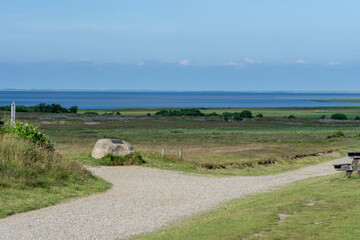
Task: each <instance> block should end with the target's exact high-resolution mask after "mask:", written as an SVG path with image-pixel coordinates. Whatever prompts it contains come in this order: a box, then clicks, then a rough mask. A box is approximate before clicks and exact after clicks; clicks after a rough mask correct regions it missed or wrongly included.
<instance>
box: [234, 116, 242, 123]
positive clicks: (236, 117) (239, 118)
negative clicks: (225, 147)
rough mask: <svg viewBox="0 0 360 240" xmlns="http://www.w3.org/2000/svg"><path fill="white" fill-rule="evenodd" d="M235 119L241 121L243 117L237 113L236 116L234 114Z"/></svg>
mask: <svg viewBox="0 0 360 240" xmlns="http://www.w3.org/2000/svg"><path fill="white" fill-rule="evenodd" d="M234 120H235V121H238V122H240V121H242V120H243V119H242V117H240V116H239V115H235V116H234Z"/></svg>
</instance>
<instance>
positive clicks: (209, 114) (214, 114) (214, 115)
mask: <svg viewBox="0 0 360 240" xmlns="http://www.w3.org/2000/svg"><path fill="white" fill-rule="evenodd" d="M206 116H208V117H219V116H220V115H219V114H217V113H216V112H212V113H208V114H206Z"/></svg>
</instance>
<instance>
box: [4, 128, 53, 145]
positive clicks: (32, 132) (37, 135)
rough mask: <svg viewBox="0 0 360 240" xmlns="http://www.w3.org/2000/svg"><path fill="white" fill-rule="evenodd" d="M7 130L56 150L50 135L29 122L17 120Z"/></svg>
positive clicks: (14, 134)
mask: <svg viewBox="0 0 360 240" xmlns="http://www.w3.org/2000/svg"><path fill="white" fill-rule="evenodd" d="M7 129H8V130H7V131H8V132H9V133H10V134H11V135H13V136H17V137H20V138H23V139H26V140H29V141H31V142H33V143H35V144H37V145H39V146H41V147H43V148H45V149H47V150H49V151H54V150H55V148H54V144H52V143H51V140H50V138H49V136H47V135H46V134H44V133H41V132H40V131H38V130H37V129H36V128H35V127H34V126H31V125H29V124H27V123H22V122H15V125H14V126H7Z"/></svg>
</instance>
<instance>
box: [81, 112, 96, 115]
mask: <svg viewBox="0 0 360 240" xmlns="http://www.w3.org/2000/svg"><path fill="white" fill-rule="evenodd" d="M84 114H86V115H99V114H98V113H97V112H84Z"/></svg>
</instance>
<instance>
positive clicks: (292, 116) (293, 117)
mask: <svg viewBox="0 0 360 240" xmlns="http://www.w3.org/2000/svg"><path fill="white" fill-rule="evenodd" d="M295 118H296V117H295V116H294V115H290V116H288V119H295Z"/></svg>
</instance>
